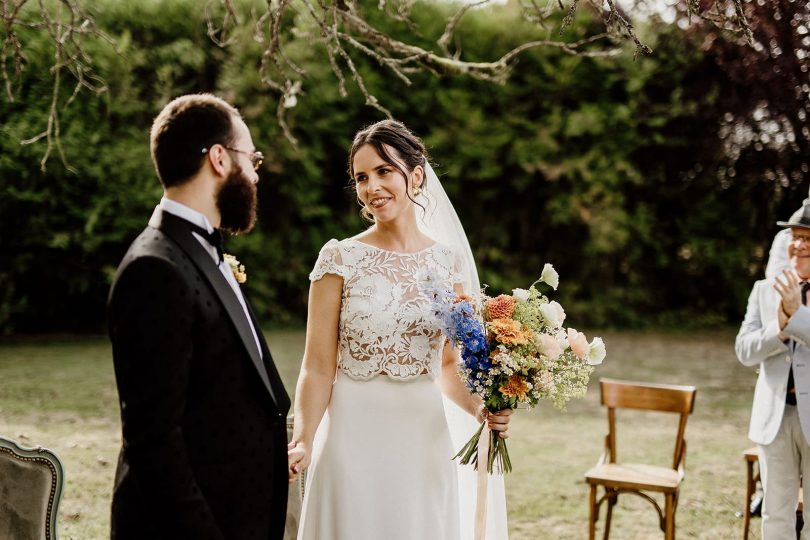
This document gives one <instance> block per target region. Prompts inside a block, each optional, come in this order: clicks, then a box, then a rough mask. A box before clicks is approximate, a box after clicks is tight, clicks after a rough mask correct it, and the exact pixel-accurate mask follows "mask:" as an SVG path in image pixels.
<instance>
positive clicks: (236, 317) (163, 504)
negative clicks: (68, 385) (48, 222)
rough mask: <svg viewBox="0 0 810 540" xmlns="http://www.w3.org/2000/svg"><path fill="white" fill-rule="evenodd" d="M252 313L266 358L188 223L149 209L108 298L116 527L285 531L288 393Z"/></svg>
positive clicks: (228, 534) (183, 532)
mask: <svg viewBox="0 0 810 540" xmlns="http://www.w3.org/2000/svg"><path fill="white" fill-rule="evenodd" d="M248 309H249V308H248ZM250 314H251V319H252V320H253V325H254V328H256V330H257V334H258V338H259V342H260V345H261V348H262V356H263V359H262V357H261V356H260V355H259V351H258V350H257V347H256V341H255V340H254V338H253V334H252V333H251V330H250V327H249V325H248V321H247V318H246V317H245V312H244V310H243V309H242V306H241V305H240V303H239V300H238V299H237V297H236V294H235V293H234V291H233V289H231V287H230V285H229V284H228V282H227V280H226V279H225V277H224V276H223V275H222V273H221V272H220V270H219V269H218V268H217V266H216V263H215V262H214V260H213V257H212V256H211V255H210V254H209V253H208V252H206V250H205V249H204V248H203V246H202V245H201V244H200V243H199V241H198V240H197V239H196V238H195V237H194V236H192V234H191V229H190V228H189V223H188V222H187V221H185V220H183V219H181V218H179V217H177V216H174V215H172V214H169V213H167V212H165V211H156V212H155V214H154V215H153V216H152V219H151V220H150V222H149V227H147V228H146V230H144V231H143V232H142V233H141V235H140V236H139V237H138V238H137V239H136V240H135V242H134V243H133V244H132V246H130V248H129V251H127V254H126V256H125V257H124V259H123V261H122V262H121V265H120V266H119V268H118V273H117V274H116V277H115V281H114V282H113V285H112V288H111V290H110V297H109V301H108V319H109V331H110V339H111V341H112V346H113V360H114V364H115V377H116V381H117V384H118V393H119V397H120V406H121V422H122V430H123V446H122V449H121V454H120V457H119V461H118V469H117V471H116V478H115V487H114V493H113V503H112V538H114V539H117V540H125V539H133V540H134V539H137V540H153V539H171V540H179V539H194V540H202V539H223V540H224V539H227V540H231V539H253V538H255V539H261V540H268V539H271V540H276V539H281V538H282V536H283V532H284V521H285V514H286V506H287V489H288V483H287V433H286V415H287V412H288V410H289V408H290V399H289V397H288V395H287V393H286V392H285V390H284V386H283V384H282V382H281V379H280V377H279V375H278V372H277V371H276V368H275V366H274V364H273V359H272V357H271V355H270V351H269V350H268V348H267V345H266V343H265V341H264V338H263V337H262V335H261V332H260V331H259V326H258V324H257V322H256V320H255V317H253V313H252V312H251V313H250Z"/></svg>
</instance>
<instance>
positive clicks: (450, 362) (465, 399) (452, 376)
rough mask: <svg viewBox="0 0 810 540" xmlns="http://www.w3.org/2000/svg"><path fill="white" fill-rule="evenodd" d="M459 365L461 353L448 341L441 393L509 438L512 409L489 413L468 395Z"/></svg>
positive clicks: (473, 396) (444, 355)
mask: <svg viewBox="0 0 810 540" xmlns="http://www.w3.org/2000/svg"><path fill="white" fill-rule="evenodd" d="M455 289H456V292H457V293H459V294H461V293H462V291H461V287H460V286H456V288H455ZM459 363H461V352H460V349H459V348H458V347H453V344H452V343H450V342H449V341H448V342H446V343H445V344H444V349H443V350H442V372H441V375H440V376H439V387H440V388H441V389H442V393H443V394H444V395H445V396H447V397H448V398H449V399H450V400H451V401H453V403H455V404H456V405H458V406H459V407H461V409H462V410H464V411H466V412H467V413H469V414H470V415H471V416H473V417H474V418H475V419H476V420H477V421H478V422H483V421H484V419H485V418H486V419H488V423H489V428H490V429H492V430H494V431H500V432H501V433H500V436H501V438H504V439H506V438H507V437H509V431H508V430H509V417H510V416H511V415H512V409H504V410H502V411H498V412H497V413H494V414H492V413H489V412H488V411H487V410H486V408H485V407H484V401H483V400H482V399H481V398H480V397H479V396H477V395H475V394H472V393H470V391H469V390H468V389H467V387H466V386H464V382H463V381H462V380H461V377H459V375H458V366H459Z"/></svg>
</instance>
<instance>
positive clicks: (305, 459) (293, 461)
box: [287, 442, 310, 483]
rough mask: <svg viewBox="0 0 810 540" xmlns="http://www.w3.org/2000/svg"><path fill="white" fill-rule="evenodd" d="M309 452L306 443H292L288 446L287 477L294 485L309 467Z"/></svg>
mask: <svg viewBox="0 0 810 540" xmlns="http://www.w3.org/2000/svg"><path fill="white" fill-rule="evenodd" d="M309 461H310V456H309V450H308V449H307V448H306V446H304V443H300V442H299V443H295V442H291V443H290V444H288V445H287V475H288V477H289V481H290V483H293V482H294V481H295V479H296V478H298V475H299V474H300V473H301V472H302V471H303V470H304V469H306V468H307V467H308V466H309Z"/></svg>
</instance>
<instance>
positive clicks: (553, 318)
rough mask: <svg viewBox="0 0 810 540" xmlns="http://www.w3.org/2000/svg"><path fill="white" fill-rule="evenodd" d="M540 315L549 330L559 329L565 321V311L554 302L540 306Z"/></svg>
mask: <svg viewBox="0 0 810 540" xmlns="http://www.w3.org/2000/svg"><path fill="white" fill-rule="evenodd" d="M540 313H541V314H542V315H543V318H544V319H545V320H546V322H547V323H548V325H549V326H550V327H551V328H559V327H560V326H562V323H563V321H565V310H563V307H562V306H561V305H560V304H559V303H558V302H555V301H553V300H552V301H551V302H549V303H548V304H543V305H541V306H540Z"/></svg>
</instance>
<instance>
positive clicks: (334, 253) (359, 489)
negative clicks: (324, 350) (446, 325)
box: [298, 239, 505, 540]
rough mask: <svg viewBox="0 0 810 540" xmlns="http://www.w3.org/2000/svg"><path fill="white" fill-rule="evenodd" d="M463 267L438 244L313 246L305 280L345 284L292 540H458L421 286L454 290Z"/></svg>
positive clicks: (436, 365)
mask: <svg viewBox="0 0 810 540" xmlns="http://www.w3.org/2000/svg"><path fill="white" fill-rule="evenodd" d="M460 265H461V262H460V260H459V259H458V258H457V257H456V256H455V255H454V254H453V252H452V251H451V250H450V248H447V247H445V246H442V245H441V244H434V245H432V246H430V247H428V248H426V249H423V250H421V251H418V252H415V253H398V252H393V251H386V250H383V249H380V248H377V247H373V246H370V245H368V244H365V243H362V242H360V241H358V240H355V239H347V240H342V241H340V242H338V241H337V240H330V241H329V242H328V243H327V244H326V245H325V246H324V247H323V249H322V250H321V252H320V255H319V257H318V261H317V262H316V264H315V268H314V270H313V271H312V273H311V274H310V280H313V281H315V280H318V279H321V278H322V277H323V276H324V275H325V274H327V273H330V274H336V275H338V276H340V277H342V278H343V295H342V302H341V310H340V323H339V345H338V360H337V362H338V369H337V376H336V379H335V383H334V386H333V388H332V397H331V401H330V403H329V407H328V409H327V412H326V414H325V416H324V419H323V421H322V422H321V424H320V426H319V427H318V431H317V434H316V436H315V441H314V447H313V454H312V457H313V459H312V464H311V465H310V467H309V470H308V472H307V483H306V490H305V496H304V503H303V509H302V513H301V525H300V528H299V532H298V539H299V540H327V539H328V540H425V539H436V540H459V539H461V538H462V536H461V533H460V532H459V530H460V528H461V526H460V518H459V488H458V483H457V478H456V465H455V463H454V462H453V461H452V460H451V458H452V456H453V455H454V454H455V452H456V450H457V449H454V446H453V444H452V443H451V440H450V434H449V432H448V425H447V420H446V417H445V409H444V404H443V401H442V394H441V391H440V389H439V386H438V385H437V384H436V378H437V377H438V375H439V373H440V370H441V348H442V346H443V344H444V342H445V339H444V337H443V336H442V334H441V331H440V330H439V328H438V326H437V325H436V323H435V322H434V319H433V317H432V316H431V309H430V301H429V299H428V298H426V297H425V296H424V295H423V294H422V293H421V292H420V287H419V280H420V279H423V277H424V276H425V275H426V274H427V273H428V272H433V273H434V274H435V275H436V276H438V277H439V278H440V279H441V280H442V281H443V282H444V284H445V285H446V286H447V287H452V286H453V285H454V284H455V283H460V282H461V279H460V275H459V272H460ZM470 434H471V433H470ZM504 514H505V513H504ZM468 519H469V520H472V516H468ZM503 528H504V531H505V522H504V523H503ZM504 535H505V532H504ZM466 536H467V535H466V534H465V537H464V539H463V540H467V538H466ZM498 536H499V537H504V536H500V535H498Z"/></svg>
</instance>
